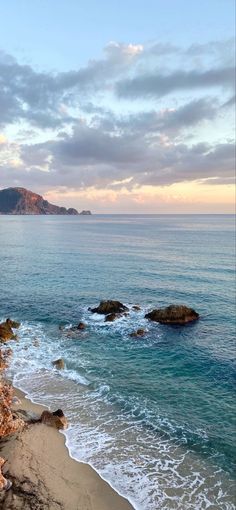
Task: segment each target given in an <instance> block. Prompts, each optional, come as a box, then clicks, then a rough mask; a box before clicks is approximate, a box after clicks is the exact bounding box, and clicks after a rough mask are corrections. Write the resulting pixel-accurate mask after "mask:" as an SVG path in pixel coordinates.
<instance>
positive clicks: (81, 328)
mask: <svg viewBox="0 0 236 510" xmlns="http://www.w3.org/2000/svg"><path fill="white" fill-rule="evenodd" d="M76 329H80V330H81V331H82V330H84V329H86V324H84V322H79V324H78V326H77V328H76Z"/></svg>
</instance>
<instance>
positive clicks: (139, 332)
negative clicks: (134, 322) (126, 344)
mask: <svg viewBox="0 0 236 510" xmlns="http://www.w3.org/2000/svg"><path fill="white" fill-rule="evenodd" d="M145 334H146V330H145V329H142V328H140V329H137V331H134V332H133V333H130V335H129V336H131V337H132V338H138V337H139V336H144V335H145Z"/></svg>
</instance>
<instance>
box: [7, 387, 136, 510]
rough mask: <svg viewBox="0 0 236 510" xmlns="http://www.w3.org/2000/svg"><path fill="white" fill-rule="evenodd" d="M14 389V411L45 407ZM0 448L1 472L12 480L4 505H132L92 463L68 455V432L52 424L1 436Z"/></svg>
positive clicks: (84, 509) (119, 509)
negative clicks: (15, 402)
mask: <svg viewBox="0 0 236 510" xmlns="http://www.w3.org/2000/svg"><path fill="white" fill-rule="evenodd" d="M13 389H14V395H15V396H16V397H17V398H18V399H19V400H20V403H17V404H13V405H12V409H13V411H16V410H19V409H23V410H24V411H26V412H29V413H33V414H36V415H40V414H41V413H42V411H44V410H46V409H48V408H47V407H46V406H45V405H41V404H37V403H34V402H32V401H31V399H30V398H29V397H28V395H27V394H26V393H25V392H24V391H22V390H21V389H18V388H17V387H16V386H13ZM0 453H1V455H2V456H3V457H4V458H5V459H6V461H7V462H6V464H5V466H4V468H3V472H4V474H5V475H6V477H7V478H9V479H11V480H12V481H13V487H12V489H10V490H9V491H8V492H6V493H5V495H4V496H3V497H4V499H3V507H2V508H3V510H8V509H9V510H10V509H13V508H14V510H15V509H16V510H17V509H21V508H22V509H23V508H25V509H31V508H35V509H36V508H37V509H38V510H44V509H47V508H48V510H54V509H55V510H59V509H60V510H111V509H113V510H134V507H133V506H132V504H131V503H130V502H129V501H128V499H126V498H125V497H124V496H122V495H120V494H119V493H118V492H117V491H116V490H115V489H114V488H113V487H112V486H111V485H110V484H109V482H107V481H106V480H104V479H103V478H102V477H101V476H100V475H99V473H98V472H97V471H96V470H95V469H94V468H93V467H92V466H90V465H89V464H87V463H84V462H80V461H78V460H76V459H74V458H73V457H72V456H71V455H70V452H69V449H68V447H67V445H66V435H65V434H64V433H62V434H59V433H58V431H57V430H55V429H54V428H52V427H48V426H46V425H44V424H42V423H35V424H31V425H28V426H26V428H25V429H24V430H23V431H21V432H18V433H17V434H14V435H12V436H9V437H6V438H4V439H2V441H1V443H0ZM33 500H34V501H33ZM36 504H37V506H36Z"/></svg>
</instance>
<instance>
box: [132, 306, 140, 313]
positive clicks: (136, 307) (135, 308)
mask: <svg viewBox="0 0 236 510" xmlns="http://www.w3.org/2000/svg"><path fill="white" fill-rule="evenodd" d="M132 310H135V312H139V311H140V310H141V306H139V305H133V306H132Z"/></svg>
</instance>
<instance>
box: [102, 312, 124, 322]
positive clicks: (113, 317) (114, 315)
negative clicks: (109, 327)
mask: <svg viewBox="0 0 236 510" xmlns="http://www.w3.org/2000/svg"><path fill="white" fill-rule="evenodd" d="M120 317H122V314H121V313H109V314H108V315H106V318H105V322H114V321H115V320H116V319H119V318H120Z"/></svg>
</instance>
